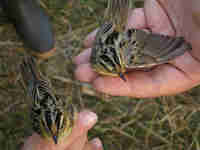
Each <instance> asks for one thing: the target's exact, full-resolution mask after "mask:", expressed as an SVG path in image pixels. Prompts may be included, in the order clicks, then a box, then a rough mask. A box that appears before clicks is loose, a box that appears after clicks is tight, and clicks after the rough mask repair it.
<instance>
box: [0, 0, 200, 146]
mask: <svg viewBox="0 0 200 150" xmlns="http://www.w3.org/2000/svg"><path fill="white" fill-rule="evenodd" d="M42 5H43V7H44V8H45V10H46V11H47V12H48V14H49V16H50V18H51V21H52V23H53V25H54V32H55V38H56V48H57V50H58V52H57V53H56V55H55V56H53V57H52V58H50V59H48V60H45V61H42V62H41V64H40V69H41V70H42V72H43V73H45V74H46V75H47V76H48V77H49V79H51V81H52V84H53V86H54V87H55V88H56V91H57V93H58V94H60V95H63V96H66V97H68V98H72V99H73V101H74V103H79V104H80V106H81V109H84V108H87V109H90V110H92V111H94V112H96V113H97V114H98V116H99V122H98V123H97V124H96V126H95V127H94V128H93V129H92V130H91V131H90V132H89V138H90V139H91V138H93V137H100V138H101V140H102V141H103V144H104V149H105V150H133V149H134V150H149V149H152V150H199V149H200V140H199V139H200V134H199V133H200V132H199V130H200V125H199V124H200V117H199V116H200V109H199V108H200V107H199V106H200V88H199V87H196V88H193V89H192V90H190V91H188V92H186V93H183V94H179V95H176V96H169V97H160V98H156V99H135V98H128V97H112V96H105V95H102V94H99V93H96V92H95V91H94V90H93V89H92V88H91V87H90V86H89V85H87V84H83V83H79V82H78V81H75V80H74V76H73V68H74V65H73V64H72V61H71V60H72V59H73V57H74V56H75V55H77V54H79V53H80V52H81V51H82V50H83V45H82V41H83V40H84V38H85V36H86V35H87V34H88V33H89V32H91V31H92V30H93V29H95V28H96V27H97V26H98V22H99V21H100V18H101V16H103V12H104V11H103V10H104V8H105V6H106V3H105V0H81V1H76V2H74V1H73V0H69V1H64V0H57V1H55V0H43V1H42ZM137 6H141V2H138V3H137ZM97 14H98V15H97ZM77 22H78V23H77ZM0 35H3V36H0V148H1V149H4V150H18V149H19V148H20V146H21V145H22V144H23V142H24V140H25V139H26V138H27V137H28V136H30V135H31V134H32V133H33V131H32V129H31V125H30V118H29V115H28V114H29V107H28V99H27V97H26V96H25V94H24V91H23V89H22V86H21V85H20V82H19V80H20V76H19V71H18V65H19V63H20V62H21V60H22V58H23V56H24V55H25V54H26V53H27V51H24V49H25V48H24V47H23V44H22V41H21V40H20V39H19V37H18V36H17V35H16V33H15V30H14V28H13V26H12V25H9V24H3V25H0ZM63 62H64V63H63Z"/></svg>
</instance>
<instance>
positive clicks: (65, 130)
mask: <svg viewBox="0 0 200 150" xmlns="http://www.w3.org/2000/svg"><path fill="white" fill-rule="evenodd" d="M20 70H21V75H22V78H23V83H24V85H25V87H26V92H27V94H28V96H29V98H30V99H31V100H30V101H31V103H32V104H31V119H32V125H33V130H34V131H35V132H37V133H38V134H40V135H41V136H42V137H44V138H45V139H53V141H54V142H55V144H57V143H58V142H59V141H60V140H61V139H62V138H63V137H65V136H68V135H69V134H70V133H71V130H72V127H73V125H74V120H75V119H76V114H77V111H76V109H75V107H74V106H73V105H72V104H70V103H68V101H67V100H64V99H61V98H59V97H58V96H56V95H55V94H54V90H53V89H52V86H51V84H50V82H49V81H48V80H47V79H45V77H44V76H42V74H41V73H40V72H39V71H38V70H37V67H36V63H35V61H34V59H33V58H32V57H28V58H25V59H24V61H23V63H22V64H21V66H20Z"/></svg>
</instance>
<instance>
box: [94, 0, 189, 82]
mask: <svg viewBox="0 0 200 150" xmlns="http://www.w3.org/2000/svg"><path fill="white" fill-rule="evenodd" d="M132 2H133V1H132V0H108V1H107V8H106V11H105V14H104V20H103V22H104V23H103V24H102V25H100V27H99V29H98V31H97V34H96V37H95V40H94V44H93V46H92V52H91V57H90V63H91V66H92V68H93V70H94V71H95V72H97V73H99V74H100V75H106V76H112V77H120V78H121V79H122V80H124V81H126V78H125V73H126V72H128V71H129V70H133V69H137V70H138V69H139V70H140V69H141V70H145V69H149V68H152V67H153V66H157V65H161V64H164V63H168V62H169V61H170V60H172V59H175V58H176V57H178V56H180V55H183V54H184V53H185V52H186V51H190V50H192V46H191V44H190V43H189V42H187V41H186V40H185V39H184V37H181V36H179V37H172V36H168V35H162V34H158V33H153V32H152V31H151V30H148V31H147V30H142V29H134V28H130V29H126V24H127V20H128V16H129V12H130V9H131V6H132Z"/></svg>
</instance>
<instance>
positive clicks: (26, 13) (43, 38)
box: [0, 0, 54, 56]
mask: <svg viewBox="0 0 200 150" xmlns="http://www.w3.org/2000/svg"><path fill="white" fill-rule="evenodd" d="M0 5H1V6H2V7H3V11H5V13H6V15H7V16H8V18H9V19H10V21H11V22H12V23H13V24H14V25H15V27H16V31H17V33H18V34H19V35H20V37H22V38H23V40H24V43H25V45H27V47H29V48H30V49H32V51H33V53H34V54H36V55H37V54H38V55H40V56H43V55H47V54H48V55H49V52H51V51H53V50H54V36H53V32H52V26H51V24H50V22H49V17H48V15H47V14H46V13H45V12H44V10H43V9H42V8H41V7H40V5H39V4H38V2H37V0H1V2H0Z"/></svg>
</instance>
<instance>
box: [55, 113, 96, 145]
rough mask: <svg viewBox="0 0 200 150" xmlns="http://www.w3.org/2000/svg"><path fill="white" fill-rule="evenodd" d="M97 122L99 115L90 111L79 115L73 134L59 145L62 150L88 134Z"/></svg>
mask: <svg viewBox="0 0 200 150" xmlns="http://www.w3.org/2000/svg"><path fill="white" fill-rule="evenodd" d="M96 122H97V115H96V114H95V113H93V112H90V111H83V112H81V113H80V114H79V116H78V119H77V121H76V122H75V126H74V127H73V129H72V134H70V135H69V136H68V137H66V138H65V139H63V142H62V143H60V144H59V148H60V149H64V148H66V147H68V146H69V145H71V144H72V143H73V142H74V141H75V140H76V138H78V137H80V136H81V135H83V134H86V133H87V131H88V130H89V129H91V128H92V127H93V126H94V125H95V123H96Z"/></svg>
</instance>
